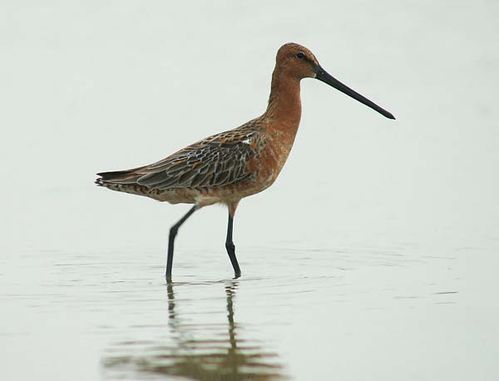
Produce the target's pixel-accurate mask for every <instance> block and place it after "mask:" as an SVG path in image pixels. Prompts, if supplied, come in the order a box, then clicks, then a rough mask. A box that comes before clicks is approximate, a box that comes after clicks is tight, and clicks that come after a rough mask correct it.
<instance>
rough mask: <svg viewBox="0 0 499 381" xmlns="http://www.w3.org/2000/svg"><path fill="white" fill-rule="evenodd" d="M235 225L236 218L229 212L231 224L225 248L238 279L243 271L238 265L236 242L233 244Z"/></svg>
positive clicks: (228, 227) (228, 228)
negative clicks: (233, 228)
mask: <svg viewBox="0 0 499 381" xmlns="http://www.w3.org/2000/svg"><path fill="white" fill-rule="evenodd" d="M233 225H234V218H233V217H232V215H231V214H230V212H229V224H228V226H227V239H226V240H225V248H226V249H227V254H229V258H230V263H232V267H233V268H234V274H235V277H236V278H239V277H240V276H241V269H240V268H239V263H237V258H236V247H235V246H234V242H232V227H233Z"/></svg>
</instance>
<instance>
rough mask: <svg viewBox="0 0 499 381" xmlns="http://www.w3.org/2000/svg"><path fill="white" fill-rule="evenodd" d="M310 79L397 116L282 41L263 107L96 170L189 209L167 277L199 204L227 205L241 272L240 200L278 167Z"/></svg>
mask: <svg viewBox="0 0 499 381" xmlns="http://www.w3.org/2000/svg"><path fill="white" fill-rule="evenodd" d="M303 78H316V79H318V80H320V81H322V82H325V83H327V84H328V85H330V86H332V87H334V88H336V89H338V90H339V91H341V92H343V93H345V94H347V95H349V96H350V97H352V98H354V99H356V100H358V101H359V102H361V103H363V104H365V105H366V106H368V107H370V108H372V109H374V110H376V111H378V112H379V113H380V114H382V115H384V116H385V117H387V118H389V119H395V118H394V116H393V115H392V114H391V113H389V112H388V111H386V110H384V109H382V108H381V107H379V106H378V105H376V104H374V103H373V102H371V101H370V100H368V99H367V98H365V97H363V96H362V95H360V94H359V93H357V92H355V91H354V90H352V89H350V88H349V87H347V86H346V85H344V84H343V83H341V82H339V81H338V80H337V79H335V78H334V77H332V76H331V75H330V74H328V73H327V72H326V71H325V70H324V69H323V68H322V67H321V65H319V62H318V61H317V58H315V56H314V55H313V54H312V52H311V51H310V50H308V49H307V48H305V47H303V46H301V45H298V44H295V43H288V44H285V45H283V46H282V47H281V48H280V49H279V50H278V51H277V56H276V65H275V68H274V72H273V73H272V83H271V90H270V97H269V101H268V106H267V109H266V111H265V112H264V113H263V114H262V115H261V116H259V117H258V118H255V119H253V120H250V121H249V122H247V123H245V124H243V125H242V126H240V127H237V128H235V129H232V130H229V131H225V132H222V133H219V134H216V135H213V136H210V137H208V138H206V139H203V140H200V141H199V142H197V143H194V144H192V145H190V146H187V147H185V148H183V149H181V150H180V151H177V152H175V153H174V154H172V155H170V156H168V157H167V158H165V159H163V160H160V161H158V162H156V163H153V164H149V165H145V166H142V167H138V168H134V169H128V170H124V171H114V172H101V173H98V176H99V178H98V179H97V180H96V183H97V184H98V185H101V186H104V187H106V188H109V189H112V190H116V191H120V192H127V193H132V194H136V195H140V196H147V197H150V198H153V199H155V200H158V201H167V202H169V203H171V204H177V203H185V204H194V206H193V207H192V208H191V209H190V210H189V211H188V212H187V213H186V214H185V215H184V216H183V217H182V218H181V219H180V220H179V221H178V222H177V223H176V224H175V225H173V226H172V227H171V229H170V234H169V238H168V256H167V262H166V279H167V280H168V281H170V280H171V275H172V263H173V246H174V241H175V237H176V235H177V232H178V229H179V228H180V226H181V225H182V224H183V223H184V222H185V221H186V220H187V219H188V218H189V217H190V216H191V215H192V214H193V213H194V212H195V211H196V210H197V209H199V208H201V207H203V206H207V205H212V204H215V203H222V204H225V205H227V207H228V212H229V213H228V214H229V217H228V226H227V236H226V241H225V247H226V250H227V253H228V254H229V258H230V261H231V263H232V267H233V268H234V273H235V276H236V277H239V276H240V275H241V270H240V268H239V264H238V262H237V258H236V253H235V246H234V243H233V241H232V229H233V223H234V215H235V212H236V208H237V205H238V203H239V201H240V200H241V199H242V198H244V197H247V196H250V195H253V194H255V193H258V192H261V191H263V190H264V189H266V188H268V187H269V186H270V185H272V183H273V182H274V181H275V179H276V178H277V176H278V175H279V173H280V172H281V169H282V167H283V166H284V163H285V162H286V159H287V158H288V155H289V152H290V151H291V147H292V146H293V142H294V139H295V136H296V132H297V130H298V126H299V124H300V117H301V100H300V81H301V80H302V79H303Z"/></svg>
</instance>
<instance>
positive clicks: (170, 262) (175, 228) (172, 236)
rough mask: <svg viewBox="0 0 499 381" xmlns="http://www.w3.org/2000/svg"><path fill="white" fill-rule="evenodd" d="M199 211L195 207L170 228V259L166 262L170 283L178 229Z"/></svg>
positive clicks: (167, 277)
mask: <svg viewBox="0 0 499 381" xmlns="http://www.w3.org/2000/svg"><path fill="white" fill-rule="evenodd" d="M196 209H198V206H197V205H194V206H193V207H192V208H191V209H189V211H188V212H187V213H186V214H185V216H184V217H182V218H181V219H180V220H179V221H178V222H177V223H176V224H175V225H173V226H172V227H171V228H170V235H169V236H168V258H167V260H166V280H167V281H168V282H170V281H171V280H172V265H173V244H174V242H175V237H176V236H177V232H178V228H179V227H180V226H182V224H183V223H184V222H185V221H186V220H187V219H188V218H189V217H190V216H191V215H192V213H194V212H195V211H196Z"/></svg>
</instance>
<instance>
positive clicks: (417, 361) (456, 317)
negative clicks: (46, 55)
mask: <svg viewBox="0 0 499 381" xmlns="http://www.w3.org/2000/svg"><path fill="white" fill-rule="evenodd" d="M241 251H243V249H242V248H241ZM157 254H158V253H154V252H149V251H142V252H138V251H121V252H119V253H113V252H106V251H102V252H99V253H77V252H57V251H53V252H36V253H35V252H26V253H24V254H23V255H22V256H17V257H16V258H15V259H14V258H11V259H10V265H11V266H10V271H9V273H2V280H3V281H2V284H3V287H4V288H3V294H2V297H1V303H2V305H3V306H8V309H5V310H4V313H3V321H4V324H3V328H2V331H1V332H0V335H1V336H2V342H3V343H4V345H2V348H3V349H2V359H3V361H4V364H5V366H4V371H3V372H4V374H5V372H6V374H7V375H9V376H10V377H14V376H15V377H16V378H18V379H28V378H31V377H35V376H36V377H40V378H41V379H54V378H58V377H59V378H61V379H62V377H63V375H64V374H67V372H68V371H69V369H71V374H72V375H73V376H72V378H73V379H96V378H99V377H101V378H102V379H104V380H118V379H127V380H138V379H165V376H169V377H166V379H177V378H176V377H178V379H182V377H187V378H188V379H199V380H211V379H213V380H218V379H229V380H249V379H251V380H274V379H289V378H291V379H309V378H314V379H328V378H332V377H338V378H341V379H349V380H355V379H362V378H364V377H366V375H369V376H372V377H374V378H386V379H393V378H394V376H395V375H398V376H400V377H404V376H406V375H407V376H408V378H411V379H416V378H418V377H423V378H428V379H430V378H433V377H436V378H448V379H450V378H453V379H466V378H468V377H471V376H472V375H473V374H474V375H477V374H479V375H480V376H482V378H479V379H488V375H490V374H492V373H490V372H494V371H496V370H497V368H496V366H497V365H496V363H495V360H494V359H495V355H493V353H494V351H495V350H496V348H497V347H496V341H494V340H490V341H488V343H487V341H483V340H484V339H486V336H488V335H495V334H496V333H497V331H495V333H494V331H489V329H490V328H492V327H491V326H488V327H487V324H489V323H490V322H491V321H488V322H487V319H485V320H484V321H482V323H481V324H479V325H476V324H475V323H474V322H473V321H474V318H475V317H479V316H480V315H476V316H474V314H475V313H476V310H475V311H474V312H473V310H472V309H471V308H476V307H477V306H475V307H473V306H474V304H476V301H475V300H474V298H475V296H474V295H473V293H472V290H471V287H470V285H469V284H468V282H469V281H470V279H472V277H470V276H469V274H468V275H467V274H466V271H468V270H467V269H466V257H468V256H478V255H483V254H484V253H481V250H480V249H478V248H462V249H461V250H455V251H452V252H446V251H438V252H432V251H428V250H426V249H423V248H418V247H417V246H416V245H409V244H403V245H402V244H401V245H397V246H391V247H351V246H350V247H348V248H346V247H330V248H326V247H315V248H311V249H303V248H299V247H291V246H290V247H285V246H284V245H283V247H280V248H262V247H247V248H244V252H242V253H241V254H240V257H241V266H242V268H243V271H244V272H245V273H246V274H248V275H243V277H241V278H240V279H231V278H230V276H229V275H230V272H231V271H230V263H229V261H228V258H226V255H225V253H224V252H223V250H222V249H221V250H220V251H218V252H209V253H203V254H202V255H201V254H200V253H198V252H197V251H192V250H182V248H178V249H177V255H176V261H175V265H176V266H175V267H174V270H175V271H174V275H175V281H174V282H173V283H172V284H170V285H166V284H165V283H164V282H163V280H162V276H161V274H162V272H163V268H162V267H160V266H155V265H152V263H157V262H158V260H157V258H156V257H157ZM250 256H251V258H249V257H250ZM35 257H36V258H35ZM196 257H198V259H195V258H196ZM13 262H14V263H15V264H16V267H12V264H13ZM495 265H497V262H496V263H495ZM19 274H23V275H22V277H19ZM35 274H36V275H35ZM40 274H42V276H40ZM208 274H209V275H208ZM34 275H35V276H34ZM494 325H495V323H494ZM484 334H486V336H484ZM486 352H488V353H490V356H489V358H487V357H484V356H483V354H484V353H486ZM23 358H24V359H30V362H31V359H33V360H34V361H33V362H32V363H31V365H30V366H29V367H26V366H25V364H24V362H23V361H22V359H23ZM54 360H55V362H54V363H52V361H54ZM46 362H50V365H48V364H47V363H46ZM473 364H480V365H481V367H480V369H477V368H476V366H475V365H473ZM430 375H431V377H430Z"/></svg>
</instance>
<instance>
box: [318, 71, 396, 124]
mask: <svg viewBox="0 0 499 381" xmlns="http://www.w3.org/2000/svg"><path fill="white" fill-rule="evenodd" d="M315 78H317V79H318V80H319V81H322V82H324V83H327V84H328V85H331V86H333V87H334V88H335V89H338V90H340V91H341V92H342V93H344V94H346V95H348V96H350V97H352V98H353V99H356V100H358V101H359V102H360V103H364V104H365V105H366V106H368V107H371V108H372V109H373V110H376V111H377V112H379V113H380V114H381V115H383V116H385V117H387V118H389V119H395V117H394V116H393V115H392V114H391V113H389V112H388V111H386V110H385V109H383V108H381V107H379V106H378V105H377V104H375V103H373V102H371V101H370V100H369V99H367V98H366V97H363V96H362V95H360V94H359V93H358V92H356V91H354V90H352V89H351V88H350V87H348V86H346V85H344V84H343V83H341V82H340V81H338V80H337V79H336V78H334V77H333V76H332V75H331V74H329V73H328V72H327V71H325V70H324V69H323V68H322V67H320V66H319V69H318V70H317V76H316V77H315Z"/></svg>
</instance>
